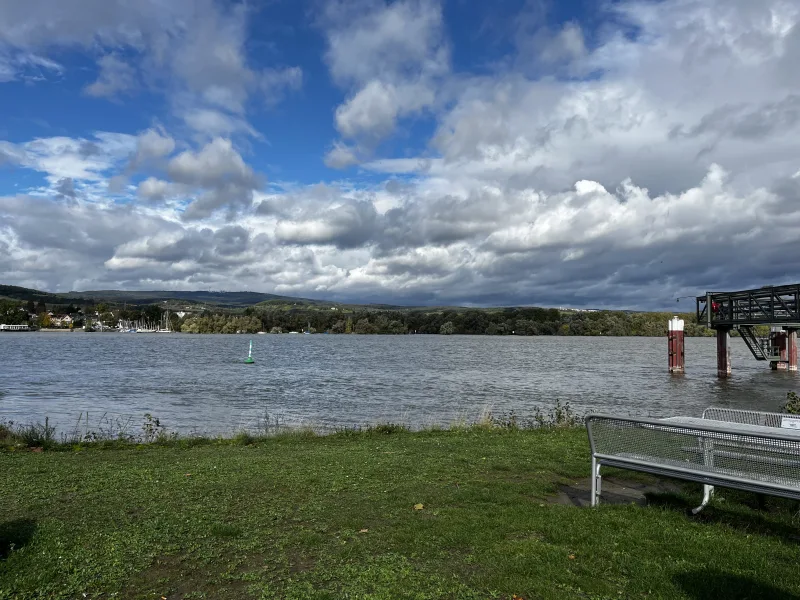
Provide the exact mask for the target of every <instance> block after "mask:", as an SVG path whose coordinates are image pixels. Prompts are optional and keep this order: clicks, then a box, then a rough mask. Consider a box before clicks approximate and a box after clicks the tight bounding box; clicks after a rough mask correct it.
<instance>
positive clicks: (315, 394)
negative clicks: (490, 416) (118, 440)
mask: <svg viewBox="0 0 800 600" xmlns="http://www.w3.org/2000/svg"><path fill="white" fill-rule="evenodd" d="M249 339H251V338H249V337H247V336H242V335H186V334H117V333H113V334H112V333H102V334H101V333H93V334H87V333H83V332H72V333H46V332H36V333H3V334H0V421H8V420H11V421H14V422H17V423H28V422H35V421H44V418H45V417H49V419H50V423H51V424H55V425H56V426H57V427H58V428H59V429H60V430H61V431H68V430H70V429H71V428H72V427H74V426H75V423H76V422H77V420H78V418H79V417H80V416H81V415H83V419H85V420H86V419H87V415H88V422H89V425H90V427H89V428H90V429H91V428H92V427H94V426H95V425H96V424H99V423H106V424H107V425H108V423H109V422H115V420H116V422H117V423H121V422H123V421H125V422H127V423H128V424H130V423H134V424H135V426H134V427H135V429H136V431H137V432H138V431H139V427H140V425H141V423H142V419H143V415H144V414H145V413H150V414H152V415H153V416H154V417H157V418H159V419H160V421H161V423H162V424H164V425H165V426H166V427H167V428H168V429H169V430H171V431H178V432H182V433H190V432H197V433H230V432H232V431H235V430H237V429H241V428H257V427H259V426H260V425H261V424H262V423H263V420H264V418H265V414H268V415H269V418H270V420H272V421H274V419H275V418H278V419H279V421H280V422H281V423H284V424H287V425H307V426H311V427H316V428H329V427H345V426H354V425H365V424H371V423H381V422H395V423H398V422H402V423H405V424H408V425H410V426H412V427H420V426H429V425H433V424H442V425H447V424H451V423H453V422H457V421H460V420H464V421H467V422H470V421H474V420H476V419H478V418H479V417H480V416H481V414H482V413H483V412H484V411H486V410H491V411H492V412H493V413H494V414H499V413H503V412H507V411H510V410H512V409H513V410H514V411H515V413H516V414H518V415H519V416H521V417H525V416H528V415H530V414H532V411H533V410H534V408H535V407H536V406H539V407H541V408H543V409H545V410H547V409H548V408H549V407H551V406H552V405H553V403H554V402H555V401H556V400H557V399H558V400H560V401H561V402H562V403H564V402H569V403H570V404H571V406H572V407H573V408H574V409H575V410H576V411H578V412H580V413H585V412H589V411H594V412H604V413H613V414H620V415H638V416H653V417H661V416H670V415H694V416H699V415H700V414H701V413H702V410H703V409H704V408H705V407H707V406H729V407H735V408H751V409H762V410H776V409H778V407H779V406H780V405H781V404H782V402H783V401H784V400H785V397H786V392H787V391H790V390H799V389H800V376H798V374H797V373H788V372H784V371H777V372H773V371H770V369H769V367H768V366H767V365H766V364H765V363H763V362H756V360H755V359H754V358H753V357H752V356H751V355H750V354H749V352H748V351H747V348H746V347H745V345H744V343H743V342H742V341H741V340H739V339H734V340H733V350H732V355H733V377H732V378H730V379H728V380H720V379H718V378H717V376H716V348H715V341H714V340H713V339H710V338H690V339H687V340H686V365H687V373H686V374H685V375H683V376H671V375H669V374H668V373H667V340H666V338H634V337H627V338H600V337H595V338H582V337H483V336H435V335H431V336H423V335H417V336H414V335H407V336H356V335H349V336H348V335H288V334H285V335H257V336H252V339H253V343H254V352H253V355H254V358H255V364H252V365H245V364H243V359H244V358H245V357H246V356H247V347H248V342H249Z"/></svg>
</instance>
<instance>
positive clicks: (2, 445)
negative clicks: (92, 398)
mask: <svg viewBox="0 0 800 600" xmlns="http://www.w3.org/2000/svg"><path fill="white" fill-rule="evenodd" d="M582 423H583V417H582V416H581V415H579V414H578V413H576V412H575V411H574V410H573V409H572V407H571V405H570V403H569V402H567V403H564V404H562V403H561V401H559V400H556V402H555V403H554V404H553V406H552V407H550V408H548V409H542V408H540V407H535V408H534V409H533V411H532V412H531V413H530V415H527V416H524V417H523V416H520V415H518V414H517V413H516V412H515V411H513V410H512V411H510V412H504V413H499V414H494V413H492V412H491V411H489V410H484V411H483V412H482V413H481V414H480V416H479V417H478V418H477V419H475V420H473V421H467V420H466V419H458V420H456V421H454V422H452V423H450V424H449V425H444V426H442V425H432V426H427V427H421V428H416V429H413V428H411V427H410V426H408V425H406V424H404V423H392V422H384V423H375V424H372V425H352V426H343V427H336V428H320V427H312V426H295V425H287V424H285V423H284V422H283V421H282V419H281V417H280V416H279V415H271V414H269V413H267V412H265V413H264V415H263V416H262V417H261V418H260V419H259V420H258V423H257V424H256V425H255V426H253V427H248V428H237V429H234V430H233V431H232V432H231V433H230V435H225V434H218V435H207V434H202V433H201V434H194V433H192V434H180V433H178V432H175V431H170V430H169V429H168V428H167V426H166V425H165V424H164V423H162V422H161V420H160V419H159V418H157V417H154V416H153V415H151V414H150V413H145V414H144V416H143V418H142V420H141V421H137V420H135V419H134V418H133V417H131V416H128V417H117V416H110V415H108V414H107V413H105V414H102V415H100V416H99V417H95V418H93V419H91V421H90V417H89V414H88V413H81V415H80V416H79V417H78V419H77V421H76V422H75V423H74V424H73V425H72V426H71V427H67V428H63V429H61V430H59V429H58V428H57V427H56V426H55V425H51V423H50V419H49V417H45V420H44V423H42V422H41V421H40V422H36V423H27V424H22V423H14V422H13V421H0V452H3V451H5V452H16V451H21V450H33V451H35V452H42V451H76V450H82V449H88V448H125V447H131V446H133V447H141V446H146V445H161V446H177V447H192V446H197V445H214V444H216V445H248V444H252V443H256V442H259V441H264V440H266V439H271V438H275V437H326V436H350V435H372V434H390V433H400V432H407V433H411V432H423V431H429V432H432V431H461V430H469V429H475V428H477V429H507V430H532V429H553V428H575V427H580V426H581V425H582Z"/></svg>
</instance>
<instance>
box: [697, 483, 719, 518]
mask: <svg viewBox="0 0 800 600" xmlns="http://www.w3.org/2000/svg"><path fill="white" fill-rule="evenodd" d="M713 495H714V486H713V485H705V484H703V502H702V503H701V504H700V506H698V507H697V508H693V509H692V514H693V515H696V514H698V513H699V512H700V511H701V510H703V509H704V508H705V507H706V506H708V503H709V502H710V501H711V497H712V496H713Z"/></svg>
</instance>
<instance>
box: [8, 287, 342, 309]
mask: <svg viewBox="0 0 800 600" xmlns="http://www.w3.org/2000/svg"><path fill="white" fill-rule="evenodd" d="M0 298H7V299H10V300H22V301H28V300H33V301H34V302H38V301H39V300H42V301H44V302H46V303H47V304H69V303H73V304H88V303H93V304H94V303H98V302H105V303H107V304H123V303H126V304H141V305H144V304H157V303H163V302H164V301H167V302H170V303H174V302H175V301H179V302H186V303H189V304H206V305H213V306H219V307H225V308H243V307H247V306H253V305H254V304H259V303H261V302H280V303H298V302H302V303H304V304H329V303H324V302H320V301H318V300H307V299H303V298H292V297H289V296H279V295H277V294H262V293H260V292H212V291H158V290H144V291H139V290H137V291H122V290H87V291H83V292H75V291H73V292H64V293H53V292H44V291H41V290H34V289H30V288H24V287H19V286H16V285H0Z"/></svg>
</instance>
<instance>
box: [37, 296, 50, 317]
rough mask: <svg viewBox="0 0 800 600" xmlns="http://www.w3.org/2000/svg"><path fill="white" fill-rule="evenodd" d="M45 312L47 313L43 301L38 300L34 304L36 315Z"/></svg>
mask: <svg viewBox="0 0 800 600" xmlns="http://www.w3.org/2000/svg"><path fill="white" fill-rule="evenodd" d="M45 312H47V305H46V304H45V303H44V300H39V302H37V303H36V314H37V315H40V314H42V313H45Z"/></svg>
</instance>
